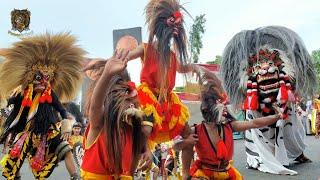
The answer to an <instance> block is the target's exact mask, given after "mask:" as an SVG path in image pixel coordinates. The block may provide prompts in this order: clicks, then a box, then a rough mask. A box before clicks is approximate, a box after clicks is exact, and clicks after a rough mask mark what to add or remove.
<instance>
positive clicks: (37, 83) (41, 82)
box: [33, 71, 50, 93]
mask: <svg viewBox="0 0 320 180" xmlns="http://www.w3.org/2000/svg"><path fill="white" fill-rule="evenodd" d="M49 80H50V75H48V74H46V73H42V72H40V71H38V72H36V73H35V75H34V79H33V84H34V91H36V92H37V93H41V92H43V91H44V90H45V89H46V87H47V86H48V84H49Z"/></svg>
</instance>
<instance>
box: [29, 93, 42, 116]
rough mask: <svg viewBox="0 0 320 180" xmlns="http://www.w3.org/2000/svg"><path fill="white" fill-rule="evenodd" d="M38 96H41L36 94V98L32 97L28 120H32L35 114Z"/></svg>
mask: <svg viewBox="0 0 320 180" xmlns="http://www.w3.org/2000/svg"><path fill="white" fill-rule="evenodd" d="M40 96H41V93H37V94H36V96H35V97H34V99H33V101H32V105H31V107H30V109H29V113H28V120H30V119H31V118H33V116H34V115H35V114H36V113H37V110H38V106H39V98H40Z"/></svg>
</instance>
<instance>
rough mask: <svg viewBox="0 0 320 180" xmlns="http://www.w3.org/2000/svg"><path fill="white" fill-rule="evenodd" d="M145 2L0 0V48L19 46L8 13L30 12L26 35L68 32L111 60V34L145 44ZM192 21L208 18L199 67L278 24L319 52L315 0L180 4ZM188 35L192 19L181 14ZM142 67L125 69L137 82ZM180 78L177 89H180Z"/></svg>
mask: <svg viewBox="0 0 320 180" xmlns="http://www.w3.org/2000/svg"><path fill="white" fill-rule="evenodd" d="M147 2H148V0H122V1H119V0H90V1H80V0H54V1H49V0H23V1H22V0H0V48H6V47H9V46H10V45H11V44H12V43H13V42H15V41H18V40H19V39H18V38H17V37H14V36H11V35H9V34H8V30H10V29H11V22H10V12H11V11H12V10H13V9H14V8H16V9H25V8H27V9H29V10H30V11H31V24H30V30H32V31H33V34H39V33H45V32H52V33H58V32H70V33H71V34H73V35H75V36H76V37H77V38H78V40H79V42H78V43H79V45H80V46H81V47H82V48H84V49H85V50H86V51H87V52H88V55H87V56H88V57H102V58H107V57H110V56H111V55H112V51H113V39H112V31H113V30H114V29H123V28H131V27H142V31H143V32H142V37H143V41H147V28H146V25H145V16H144V7H145V5H146V4H147ZM180 2H181V3H182V4H184V7H185V8H186V9H187V10H188V12H189V13H190V14H191V15H192V17H196V16H197V15H200V14H206V16H205V17H206V20H207V22H206V24H205V29H206V31H205V34H204V35H203V49H202V50H201V54H200V62H202V63H204V62H207V61H212V60H214V58H215V56H216V55H221V54H222V52H223V49H224V47H225V46H226V44H227V43H228V41H229V40H230V39H231V38H232V36H233V35H235V34H236V33H238V32H240V31H241V30H247V29H255V28H257V27H261V26H268V25H281V26H286V27H288V28H290V29H292V30H294V31H296V32H297V33H298V34H299V35H300V36H301V37H302V39H303V40H304V42H305V45H306V47H307V49H308V50H309V51H310V52H311V51H312V50H316V49H320V1H319V0H308V1H303V0H269V1H262V0H241V1H239V0H224V1H221V0H181V1H180ZM184 17H185V21H186V24H185V27H186V29H187V31H189V30H190V27H191V25H192V18H190V17H189V16H187V15H185V16H184ZM140 67H141V66H140V62H139V61H133V62H130V63H129V65H128V70H129V72H130V74H131V77H132V79H133V80H134V81H136V82H138V81H139V70H140ZM182 84H183V80H182V76H178V78H177V85H182Z"/></svg>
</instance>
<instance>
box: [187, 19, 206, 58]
mask: <svg viewBox="0 0 320 180" xmlns="http://www.w3.org/2000/svg"><path fill="white" fill-rule="evenodd" d="M204 16H205V14H201V15H200V16H196V18H195V21H194V24H193V25H192V27H191V30H190V37H189V46H190V55H191V59H192V61H193V62H194V63H198V61H199V54H200V50H201V48H202V46H203V44H202V36H203V34H204V32H205V23H206V18H205V17H204Z"/></svg>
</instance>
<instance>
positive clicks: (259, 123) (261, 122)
mask: <svg viewBox="0 0 320 180" xmlns="http://www.w3.org/2000/svg"><path fill="white" fill-rule="evenodd" d="M273 108H274V109H275V111H276V112H277V113H276V114H275V115H270V116H266V117H261V118H256V119H253V120H251V121H232V122H231V125H232V128H233V130H234V131H245V130H248V129H252V128H260V127H263V126H267V125H270V124H273V123H275V122H277V121H278V120H279V119H282V117H283V115H282V113H281V111H280V109H279V108H278V107H276V106H273Z"/></svg>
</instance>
